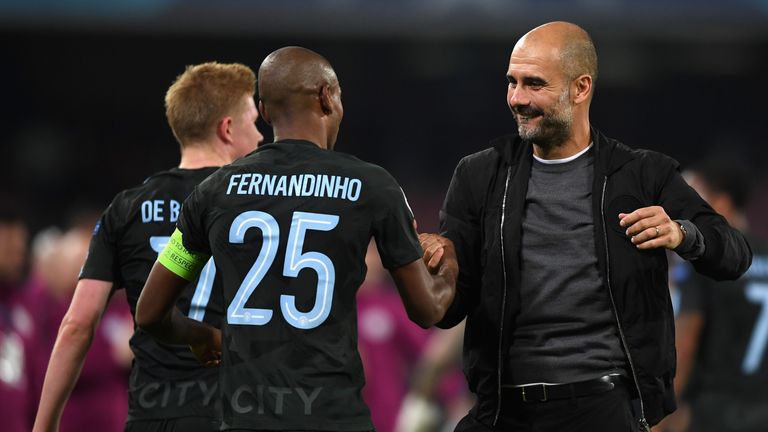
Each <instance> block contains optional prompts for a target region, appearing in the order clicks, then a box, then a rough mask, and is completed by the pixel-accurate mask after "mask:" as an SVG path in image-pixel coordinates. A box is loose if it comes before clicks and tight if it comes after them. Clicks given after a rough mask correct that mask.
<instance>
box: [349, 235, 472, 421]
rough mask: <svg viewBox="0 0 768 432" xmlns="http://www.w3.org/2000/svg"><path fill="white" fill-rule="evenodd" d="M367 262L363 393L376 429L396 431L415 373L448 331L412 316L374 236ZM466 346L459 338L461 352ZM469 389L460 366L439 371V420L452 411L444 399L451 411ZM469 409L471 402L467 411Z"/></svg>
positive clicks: (361, 326) (361, 311)
mask: <svg viewBox="0 0 768 432" xmlns="http://www.w3.org/2000/svg"><path fill="white" fill-rule="evenodd" d="M365 265H366V267H367V268H368V270H367V272H366V275H365V281H364V282H363V284H362V285H361V286H360V289H359V290H358V292H357V321H358V329H357V330H358V348H359V350H360V356H361V358H362V360H363V367H364V370H365V387H364V388H363V398H364V399H365V402H366V403H367V404H368V407H369V408H370V409H371V420H372V421H373V424H374V426H375V427H376V431H377V432H393V431H395V430H397V428H396V422H397V420H398V415H399V413H400V410H401V407H402V406H403V400H404V398H405V397H406V394H407V393H408V391H409V387H410V383H411V381H412V380H414V378H415V377H414V375H415V373H416V371H415V366H416V364H419V362H420V358H421V357H422V356H423V355H424V354H425V349H427V348H428V347H430V346H431V345H432V343H433V342H432V341H434V340H435V339H436V336H438V335H442V334H444V333H447V332H446V331H440V332H439V333H436V332H435V331H434V330H425V329H422V328H421V327H419V326H417V325H416V324H414V323H413V322H412V321H411V320H410V319H408V315H407V314H406V312H405V309H404V308H403V304H402V300H400V296H399V295H398V293H397V291H396V288H395V286H394V283H393V282H392V280H391V279H390V278H389V276H388V274H387V272H386V271H385V269H384V267H383V266H382V265H381V259H380V258H379V253H378V250H377V249H376V244H375V243H373V242H371V243H370V244H369V245H368V252H367V254H366V256H365ZM459 336H461V335H459ZM439 338H440V337H438V338H437V339H439ZM460 346H461V345H460V342H459V348H457V356H456V357H458V352H460ZM443 373H444V375H442V374H443ZM464 394H466V384H465V382H464V377H463V376H462V375H461V372H460V371H459V369H458V367H454V368H450V367H448V366H446V368H445V370H443V371H442V372H441V376H440V377H435V383H434V388H433V391H432V393H431V396H432V397H433V398H434V399H433V402H434V404H433V405H432V407H433V408H434V415H435V416H434V418H433V419H432V420H433V422H434V424H435V425H436V424H439V423H442V422H443V421H444V417H445V416H446V415H447V416H450V413H448V412H443V411H441V409H440V403H443V404H446V409H445V411H450V407H452V406H453V405H454V404H455V402H457V401H461V400H463V398H461V397H457V396H462V395H464ZM468 410H469V407H467V408H466V410H465V411H464V412H463V413H462V414H461V417H463V416H464V415H465V414H466V411H468ZM449 421H450V420H449ZM457 421H458V420H457Z"/></svg>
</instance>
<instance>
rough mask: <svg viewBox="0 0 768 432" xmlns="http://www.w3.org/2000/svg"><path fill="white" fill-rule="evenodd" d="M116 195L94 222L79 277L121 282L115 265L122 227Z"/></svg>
mask: <svg viewBox="0 0 768 432" xmlns="http://www.w3.org/2000/svg"><path fill="white" fill-rule="evenodd" d="M121 196H122V195H118V196H117V197H115V199H114V200H113V201H112V203H111V204H110V205H109V207H107V209H106V210H105V211H104V213H103V214H102V215H101V218H99V220H98V222H96V226H95V227H94V228H93V234H92V236H91V244H90V246H89V248H88V256H87V258H86V259H85V264H83V268H82V270H80V276H79V279H95V280H101V281H107V282H118V284H117V285H118V286H120V285H121V284H120V283H119V282H120V275H119V267H118V265H117V251H118V242H119V233H120V229H121V227H122V221H121V220H120V215H121V214H123V212H122V210H121V209H120V205H121V201H120V197H121Z"/></svg>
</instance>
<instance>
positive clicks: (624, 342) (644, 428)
mask: <svg viewBox="0 0 768 432" xmlns="http://www.w3.org/2000/svg"><path fill="white" fill-rule="evenodd" d="M607 185H608V176H604V177H603V192H602V195H601V196H600V216H601V217H602V219H603V241H604V242H605V278H606V281H605V284H606V285H607V287H608V296H609V297H610V299H611V306H612V307H613V316H614V318H616V326H617V327H618V329H619V338H620V339H621V344H622V346H623V347H624V351H626V353H627V361H628V362H629V370H630V372H632V380H633V381H634V383H635V388H636V389H637V396H638V398H639V399H640V420H639V423H640V428H641V429H640V430H641V431H643V432H650V431H651V426H650V425H649V424H648V421H647V420H646V419H645V406H644V404H643V395H642V393H640V382H639V381H638V379H637V374H636V373H635V366H634V363H633V362H632V354H631V353H630V352H629V345H627V340H626V338H625V337H624V330H623V329H622V328H621V320H619V313H618V311H617V309H616V301H615V300H614V299H613V289H612V288H611V261H610V254H609V253H608V231H607V229H606V224H605V188H606V186H607Z"/></svg>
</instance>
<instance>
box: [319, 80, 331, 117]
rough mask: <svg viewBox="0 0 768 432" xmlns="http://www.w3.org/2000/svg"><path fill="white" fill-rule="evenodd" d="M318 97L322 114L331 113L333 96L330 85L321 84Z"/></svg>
mask: <svg viewBox="0 0 768 432" xmlns="http://www.w3.org/2000/svg"><path fill="white" fill-rule="evenodd" d="M318 97H319V99H320V108H321V109H322V110H323V114H325V115H330V114H333V103H332V100H333V96H332V95H331V87H330V86H329V85H327V84H324V85H323V86H321V87H320V94H319V95H318Z"/></svg>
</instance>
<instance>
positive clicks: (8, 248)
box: [0, 197, 35, 432]
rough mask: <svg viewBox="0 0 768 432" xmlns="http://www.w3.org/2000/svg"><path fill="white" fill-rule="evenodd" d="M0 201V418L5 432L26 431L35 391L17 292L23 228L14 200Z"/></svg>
mask: <svg viewBox="0 0 768 432" xmlns="http://www.w3.org/2000/svg"><path fill="white" fill-rule="evenodd" d="M0 201H2V203H0V419H2V422H3V423H2V430H3V431H5V432H26V431H28V430H29V429H30V428H31V427H32V420H34V406H35V401H34V398H35V392H34V391H33V388H34V382H33V380H32V379H31V376H30V369H31V368H30V364H29V362H30V360H32V358H33V357H34V354H33V353H32V352H31V351H32V350H33V349H34V347H35V346H34V344H32V343H30V342H31V339H30V338H29V336H30V332H31V325H32V324H31V317H30V315H29V314H28V313H27V312H26V310H25V309H24V308H23V307H22V306H21V305H20V303H19V299H18V293H19V290H20V286H21V284H22V281H23V278H24V276H25V270H26V261H27V237H28V233H27V227H26V224H25V223H24V221H23V219H22V216H21V215H20V213H18V212H17V211H15V210H14V209H12V208H11V206H12V205H14V204H15V201H14V200H12V199H10V198H7V197H3V198H2V199H1V200H0Z"/></svg>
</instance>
